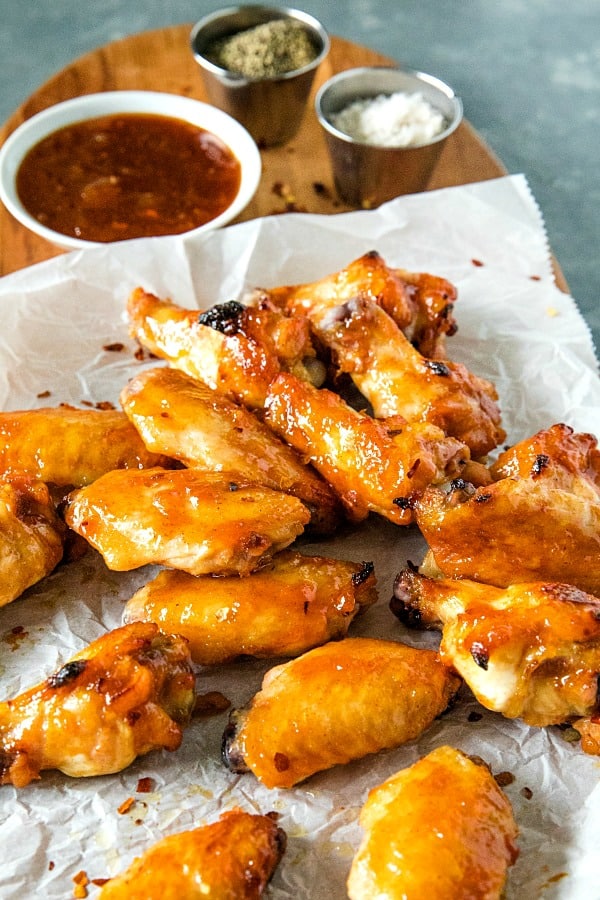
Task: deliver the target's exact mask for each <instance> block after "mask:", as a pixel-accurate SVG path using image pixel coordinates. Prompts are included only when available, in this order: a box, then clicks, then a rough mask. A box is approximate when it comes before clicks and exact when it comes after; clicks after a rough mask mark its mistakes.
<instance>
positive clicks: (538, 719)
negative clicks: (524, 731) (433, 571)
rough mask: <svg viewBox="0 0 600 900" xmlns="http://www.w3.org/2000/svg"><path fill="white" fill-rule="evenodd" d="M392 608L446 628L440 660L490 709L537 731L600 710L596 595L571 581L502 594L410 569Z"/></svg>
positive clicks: (412, 620)
mask: <svg viewBox="0 0 600 900" xmlns="http://www.w3.org/2000/svg"><path fill="white" fill-rule="evenodd" d="M391 607H392V610H393V611H394V612H395V614H396V615H397V616H398V617H399V618H400V619H401V620H402V621H403V622H404V623H405V624H408V625H413V626H422V627H429V628H431V627H434V628H441V630H442V640H441V644H440V656H441V658H442V660H443V661H444V662H445V663H446V665H448V666H450V667H451V668H453V669H454V670H455V671H457V672H458V673H459V674H460V675H461V677H462V678H463V679H464V680H465V682H466V683H467V684H468V686H469V687H470V688H471V690H472V691H473V693H474V695H475V697H476V698H477V699H478V700H479V702H480V703H481V704H482V705H483V706H485V707H486V708H487V709H491V710H494V711H495V712H500V713H502V714H503V715H505V716H507V717H508V718H517V717H518V718H521V719H523V720H524V721H525V722H527V723H528V724H529V725H535V726H546V725H556V724H561V723H563V722H567V721H569V720H572V719H574V718H575V717H589V716H594V715H595V714H596V713H597V712H598V710H599V697H598V677H599V675H600V599H598V598H597V597H593V596H592V595H591V594H585V593H584V592H583V591H580V590H578V589H577V588H574V587H572V586H571V585H566V584H556V583H550V584H548V583H540V582H536V583H530V584H514V585H511V586H510V587H508V588H506V589H502V588H496V587H491V586H489V585H484V584H481V583H479V582H475V581H469V580H468V579H450V578H439V579H438V578H428V577H427V576H424V575H421V574H419V573H417V572H416V571H414V570H413V569H406V570H404V571H403V572H401V573H400V575H399V576H398V578H397V580H396V584H395V587H394V599H393V600H392V603H391Z"/></svg>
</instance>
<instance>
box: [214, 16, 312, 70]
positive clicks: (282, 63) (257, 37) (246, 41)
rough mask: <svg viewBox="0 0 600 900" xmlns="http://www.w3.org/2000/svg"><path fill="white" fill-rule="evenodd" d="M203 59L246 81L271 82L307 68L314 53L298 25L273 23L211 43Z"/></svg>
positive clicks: (286, 21) (280, 21) (275, 21)
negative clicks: (270, 80) (249, 79)
mask: <svg viewBox="0 0 600 900" xmlns="http://www.w3.org/2000/svg"><path fill="white" fill-rule="evenodd" d="M206 56H207V58H208V59H210V61H211V62H214V63H215V64H216V65H217V66H220V67H221V68H222V69H228V70H229V71H230V72H236V73H237V74H239V75H244V76H246V78H273V77H276V76H277V75H284V74H285V73H286V72H291V71H293V70H294V69H301V68H302V67H303V66H307V65H308V64H309V63H311V62H312V61H313V59H315V57H316V56H317V50H316V48H315V47H314V45H313V43H312V41H311V39H310V37H309V36H308V34H307V32H306V30H305V29H304V28H303V27H302V25H301V24H300V23H299V22H293V21H290V20H288V19H273V20H272V21H271V22H265V23H264V24H262V25H256V26H255V27H254V28H248V29H246V30H245V31H240V32H238V33H237V34H233V35H230V36H228V37H225V38H221V39H219V40H218V41H215V42H214V44H212V45H211V46H210V47H209V49H208V51H207V53H206Z"/></svg>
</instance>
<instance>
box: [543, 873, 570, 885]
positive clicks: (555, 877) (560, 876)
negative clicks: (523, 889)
mask: <svg viewBox="0 0 600 900" xmlns="http://www.w3.org/2000/svg"><path fill="white" fill-rule="evenodd" d="M568 875H569V873H568V872H557V873H556V875H552V877H551V878H549V879H548V882H547V883H548V884H556V882H557V881H562V879H563V878H567V877H568Z"/></svg>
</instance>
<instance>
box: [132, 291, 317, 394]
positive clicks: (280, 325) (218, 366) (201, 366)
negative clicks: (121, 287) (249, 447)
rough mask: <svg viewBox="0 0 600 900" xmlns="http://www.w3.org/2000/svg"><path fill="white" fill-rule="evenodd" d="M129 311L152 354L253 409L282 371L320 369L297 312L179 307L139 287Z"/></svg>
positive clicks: (310, 374) (303, 373) (308, 373)
mask: <svg viewBox="0 0 600 900" xmlns="http://www.w3.org/2000/svg"><path fill="white" fill-rule="evenodd" d="M127 313H128V316H129V321H130V331H131V335H132V337H135V338H136V339H137V340H138V341H139V342H140V344H142V346H144V347H146V348H147V349H148V350H150V351H151V352H152V353H153V354H154V355H155V356H158V357H160V358H161V359H166V360H167V361H168V362H169V363H170V364H171V365H172V366H174V367H175V368H178V369H181V370H182V371H183V372H186V374H188V375H191V376H192V378H198V379H200V381H204V382H205V383H206V384H207V385H208V386H209V387H211V388H214V389H216V390H219V391H221V392H222V393H225V394H228V395H229V396H230V397H232V398H233V399H234V400H237V401H239V402H242V403H244V404H245V405H246V406H248V407H250V408H253V409H260V408H261V407H262V405H263V402H264V397H265V393H266V390H267V388H268V386H269V384H270V382H271V380H272V379H273V378H274V377H275V375H276V374H277V373H278V372H279V371H281V370H284V371H291V372H295V373H296V374H298V375H299V376H300V377H302V378H305V377H306V378H316V379H317V380H318V379H319V378H321V379H322V377H323V374H324V373H323V367H322V364H320V363H319V362H318V361H317V360H316V354H315V351H314V349H313V346H312V343H311V339H310V334H309V325H308V322H307V321H306V320H305V319H302V318H300V317H299V316H295V317H289V316H286V315H284V313H282V312H280V311H279V310H276V309H251V308H248V307H246V306H244V305H243V304H241V303H237V302H235V301H231V302H230V303H223V304H219V305H217V306H213V307H211V309H208V310H205V311H204V312H201V311H200V310H197V309H182V308H181V307H180V306H177V305H176V304H174V303H171V302H170V301H166V300H160V299H159V298H158V297H155V296H154V295H153V294H148V293H146V292H145V291H144V290H142V288H136V290H134V291H133V293H132V294H131V295H130V297H129V300H128V304H127Z"/></svg>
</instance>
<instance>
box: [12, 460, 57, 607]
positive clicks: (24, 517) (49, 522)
mask: <svg viewBox="0 0 600 900" xmlns="http://www.w3.org/2000/svg"><path fill="white" fill-rule="evenodd" d="M65 536H66V529H65V526H64V523H63V521H62V519H60V518H59V516H58V515H57V513H56V510H55V507H54V503H53V500H52V497H51V495H50V491H49V490H48V486H47V485H46V484H44V483H43V482H41V481H37V480H36V479H33V478H29V477H27V476H18V475H14V476H4V477H3V478H0V606H4V605H5V604H7V603H11V602H12V601H13V600H16V599H17V597H20V596H21V594H22V593H23V591H25V590H26V589H27V588H28V587H31V586H32V585H33V584H36V583H37V582H38V581H41V579H42V578H44V577H45V576H46V575H49V574H50V572H52V571H53V569H54V568H55V567H56V566H57V565H58V564H59V562H60V561H61V560H62V558H63V553H64V545H65Z"/></svg>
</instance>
